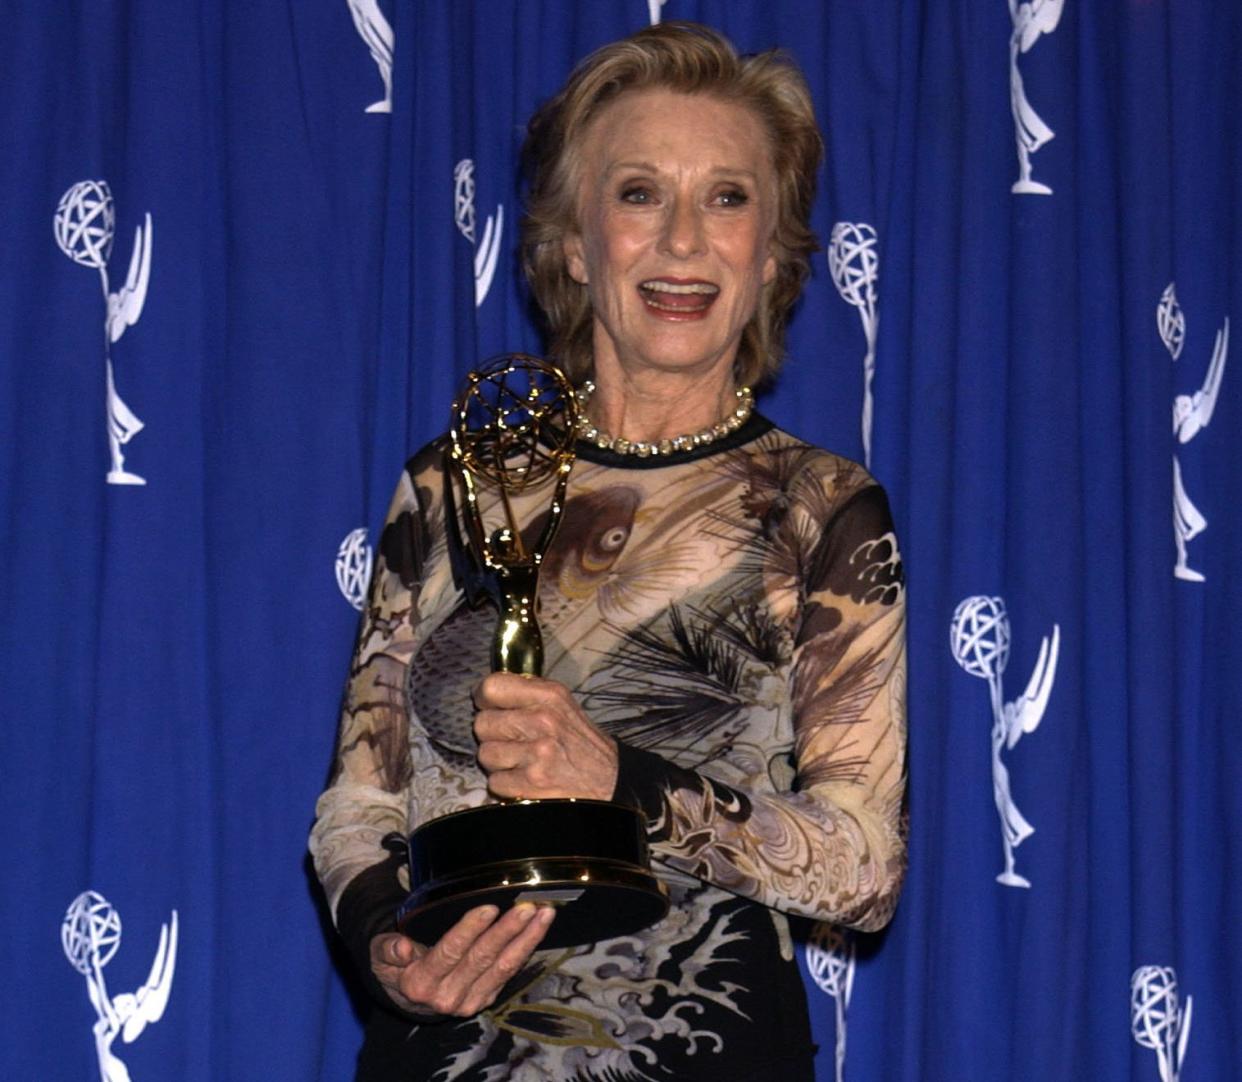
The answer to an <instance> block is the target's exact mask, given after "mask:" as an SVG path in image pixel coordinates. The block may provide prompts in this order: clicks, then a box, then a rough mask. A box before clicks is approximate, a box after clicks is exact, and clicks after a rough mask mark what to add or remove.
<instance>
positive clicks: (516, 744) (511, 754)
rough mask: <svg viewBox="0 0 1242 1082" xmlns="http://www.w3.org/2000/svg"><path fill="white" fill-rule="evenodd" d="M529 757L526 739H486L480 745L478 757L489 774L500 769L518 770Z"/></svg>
mask: <svg viewBox="0 0 1242 1082" xmlns="http://www.w3.org/2000/svg"><path fill="white" fill-rule="evenodd" d="M526 757H527V751H526V741H522V740H486V741H484V742H483V743H481V744H480V745H479V752H478V755H477V756H476V758H477V759H478V761H479V766H481V767H482V768H483V769H484V770H485V771H487V773H488V774H491V773H493V772H495V771H499V770H517V769H518V768H519V767H521V765H522V763H523V762H524V761H525V759H526Z"/></svg>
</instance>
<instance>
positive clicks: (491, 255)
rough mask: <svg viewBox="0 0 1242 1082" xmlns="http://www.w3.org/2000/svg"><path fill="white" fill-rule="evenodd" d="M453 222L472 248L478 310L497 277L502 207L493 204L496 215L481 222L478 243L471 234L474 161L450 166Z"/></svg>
mask: <svg viewBox="0 0 1242 1082" xmlns="http://www.w3.org/2000/svg"><path fill="white" fill-rule="evenodd" d="M453 220H454V222H456V223H457V232H459V233H460V234H461V235H462V236H463V237H465V238H466V240H468V241H469V242H470V246H471V247H472V248H473V249H474V306H475V307H476V308H478V307H480V306H481V305H482V304H483V302H484V301H485V300H487V291H488V290H489V289H491V288H492V278H494V277H495V275H496V263H497V260H498V259H499V258H500V240H501V237H502V236H504V231H505V208H504V204H503V203H497V204H496V215H495V217H493V216H492V215H490V214H489V215H488V216H487V221H486V222H484V223H483V239H482V240H481V241H479V240H477V239H476V237H475V231H474V161H473V160H472V159H470V158H462V160H461V161H459V162H458V163H457V164H456V165H455V166H454V167H453Z"/></svg>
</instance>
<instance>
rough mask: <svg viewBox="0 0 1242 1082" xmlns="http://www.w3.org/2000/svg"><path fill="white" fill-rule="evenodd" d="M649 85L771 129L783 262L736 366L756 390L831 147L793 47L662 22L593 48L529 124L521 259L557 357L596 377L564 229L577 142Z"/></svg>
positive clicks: (779, 330) (771, 352)
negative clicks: (618, 103) (742, 49)
mask: <svg viewBox="0 0 1242 1082" xmlns="http://www.w3.org/2000/svg"><path fill="white" fill-rule="evenodd" d="M653 88H659V89H668V90H674V91H677V92H679V93H684V94H703V95H707V96H710V97H712V98H715V99H717V100H720V101H725V102H729V103H730V104H735V105H740V106H743V107H744V108H747V109H749V110H751V112H752V113H753V114H754V115H755V116H756V117H757V118H758V119H759V120H760V122H761V123H762V124H763V128H764V130H765V131H766V132H767V135H768V142H769V149H770V152H771V155H772V165H773V171H774V173H775V175H776V187H777V204H778V206H777V220H776V225H775V228H774V230H773V236H772V253H773V255H774V256H775V257H776V265H777V269H776V275H775V277H774V279H773V280H772V281H771V282H770V283H769V284H768V285H767V286H765V287H764V289H763V293H762V294H761V296H760V300H759V306H758V309H757V310H756V312H755V315H754V316H753V317H752V319H751V320H750V322H749V323H748V324H747V325H746V327H745V329H744V330H743V332H742V341H741V344H740V345H739V348H738V354H737V361H736V362H735V376H736V378H737V381H738V383H739V384H745V385H750V386H756V385H758V384H761V383H762V382H764V381H765V380H766V379H768V378H770V377H771V376H773V375H774V374H775V373H776V370H777V369H778V368H779V367H780V362H781V359H782V356H783V348H784V338H785V324H786V321H787V320H788V318H789V313H790V310H791V309H792V308H793V305H794V302H795V301H796V300H797V299H798V295H799V294H800V293H801V292H802V283H803V282H804V281H805V280H806V277H807V275H808V274H809V272H810V256H811V254H812V253H813V252H815V251H816V250H817V249H818V247H819V244H818V242H817V240H816V237H815V234H814V232H813V231H812V230H811V225H810V218H811V206H812V203H813V202H814V198H815V175H816V172H817V170H818V169H819V163H820V160H821V158H822V157H823V149H824V145H823V139H822V138H821V136H820V134H819V128H818V127H817V126H816V123H815V110H814V106H813V105H812V102H811V94H810V90H809V89H808V88H807V85H806V80H805V79H804V78H803V77H802V73H801V72H800V71H799V70H798V68H797V67H796V66H795V64H794V62H793V61H792V60H791V59H790V58H789V57H788V56H787V55H785V54H784V53H782V52H779V51H777V50H770V51H768V52H764V53H758V54H756V55H752V56H740V55H739V54H738V52H737V50H736V49H734V48H733V46H732V45H731V44H730V43H729V41H728V40H727V39H726V38H725V37H723V36H722V35H720V34H718V33H717V32H716V31H714V30H711V29H709V28H708V27H706V26H700V25H698V24H697V23H686V22H668V23H662V24H659V25H656V26H651V27H647V28H646V29H643V30H640V31H639V32H638V33H636V34H634V35H632V36H631V37H628V38H625V39H624V40H622V41H617V42H613V43H612V44H610V45H605V46H604V47H603V48H601V49H598V50H597V51H596V52H594V53H592V54H591V55H590V56H588V57H587V58H586V59H585V60H584V61H582V63H581V64H579V65H578V66H577V67H576V68H575V69H574V71H573V73H572V74H571V75H570V77H569V81H568V82H567V83H566V84H565V86H564V88H563V89H562V90H561V91H560V93H558V94H557V95H556V96H555V97H553V98H552V99H550V100H549V101H547V102H545V103H544V104H543V105H542V106H541V107H540V108H539V109H538V110H537V111H536V113H535V115H534V116H533V117H532V118H531V120H530V124H529V126H528V128H527V134H526V142H525V145H524V146H523V150H522V157H523V162H524V165H525V170H526V174H527V178H528V190H527V199H526V215H525V218H524V219H523V221H522V265H523V268H524V269H525V271H526V277H527V279H528V281H529V282H530V286H531V290H532V292H533V293H534V296H535V300H536V301H537V302H538V304H539V306H540V308H542V309H543V312H544V316H545V317H546V319H547V323H548V330H549V332H550V341H549V350H550V353H551V354H552V356H553V358H554V359H555V360H556V361H557V363H559V364H560V365H561V367H562V368H564V370H565V371H566V373H567V374H568V375H569V377H570V379H571V380H573V381H574V382H580V381H581V380H583V379H586V378H587V377H589V376H590V374H591V367H592V359H591V355H592V345H591V343H592V325H593V318H592V311H591V301H590V297H589V295H588V293H587V288H586V286H584V285H581V284H580V283H578V282H575V281H574V280H573V279H572V278H571V277H570V276H569V269H568V267H567V265H566V258H565V251H564V240H565V237H566V235H567V234H569V233H570V232H572V231H573V230H574V229H576V228H577V211H578V207H577V194H578V180H579V177H580V168H581V161H580V158H579V152H580V150H581V144H582V141H583V139H584V137H585V135H586V132H587V129H588V128H589V126H590V124H591V121H592V120H593V119H594V118H595V117H596V116H597V115H598V114H599V112H600V110H601V109H602V108H603V107H604V106H605V105H606V104H608V103H609V102H611V101H613V100H615V99H616V98H617V97H619V96H620V95H621V94H624V93H626V92H627V91H631V90H646V89H653Z"/></svg>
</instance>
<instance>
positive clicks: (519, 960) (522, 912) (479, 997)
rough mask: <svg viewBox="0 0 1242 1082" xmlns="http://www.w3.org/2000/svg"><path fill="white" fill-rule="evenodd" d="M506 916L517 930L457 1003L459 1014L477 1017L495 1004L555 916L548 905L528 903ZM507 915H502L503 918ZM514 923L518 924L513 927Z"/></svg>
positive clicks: (532, 951) (546, 932)
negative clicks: (512, 919) (459, 1003)
mask: <svg viewBox="0 0 1242 1082" xmlns="http://www.w3.org/2000/svg"><path fill="white" fill-rule="evenodd" d="M510 913H511V914H512V916H513V918H514V923H515V926H516V929H517V930H516V931H515V932H514V934H513V935H512V936H511V938H510V939H509V940H508V942H507V943H505V945H504V946H503V947H502V948H501V949H500V952H499V953H498V954H497V955H496V961H495V963H494V964H493V965H492V966H491V968H490V969H488V970H487V971H485V972H484V973H482V974H480V976H479V977H478V979H477V980H476V981H475V982H474V984H473V985H472V986H471V987H470V989H469V991H468V992H467V993H466V995H465V998H463V1000H462V1002H461V1011H462V1013H463V1014H477V1013H478V1012H479V1011H481V1010H483V1009H484V1008H485V1007H489V1006H491V1004H492V1003H494V1002H495V1000H496V996H497V995H499V993H500V991H501V989H503V988H504V986H505V985H506V984H508V983H509V981H511V980H512V979H513V978H514V977H515V976H517V974H518V973H519V972H520V971H521V969H522V966H523V965H525V964H526V961H527V960H528V959H529V958H530V956H531V955H532V954H533V953H534V952H535V950H536V948H538V946H539V944H540V943H541V942H542V941H543V937H544V936H545V935H547V934H548V928H549V927H550V926H551V924H552V921H553V919H554V918H555V916H556V911H555V910H554V909H553V908H552V907H551V906H549V905H545V906H538V907H536V906H534V905H532V904H531V903H530V902H523V903H522V904H521V905H518V906H515V907H514V908H513V909H512V910H511V911H510ZM509 915H510V914H506V917H507V916H509ZM518 921H521V923H520V924H517V923H516V922H518ZM502 930H503V929H502V928H501V926H500V922H497V927H496V928H495V932H496V933H498V934H499V933H500V932H501V931H502Z"/></svg>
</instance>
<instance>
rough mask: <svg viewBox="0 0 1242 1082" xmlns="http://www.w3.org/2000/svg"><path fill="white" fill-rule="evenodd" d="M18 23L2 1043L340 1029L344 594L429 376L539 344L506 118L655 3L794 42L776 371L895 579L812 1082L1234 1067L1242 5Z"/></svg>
mask: <svg viewBox="0 0 1242 1082" xmlns="http://www.w3.org/2000/svg"><path fill="white" fill-rule="evenodd" d="M0 15H2V16H3V20H2V21H3V27H4V29H3V31H2V32H0V71H3V72H4V73H5V74H4V78H3V84H4V89H3V91H0V135H2V137H3V140H4V144H3V145H4V153H3V154H0V207H3V209H4V217H5V223H6V228H5V236H4V243H3V244H0V268H2V274H0V280H2V281H3V282H4V286H5V288H4V289H3V291H0V380H2V381H3V383H2V386H3V391H2V392H0V425H2V434H3V439H2V440H0V447H2V448H3V451H2V452H0V453H2V454H3V460H2V468H3V484H2V485H0V531H3V533H2V535H0V536H2V537H3V549H2V551H3V560H2V561H0V603H2V611H3V639H2V640H0V687H2V689H3V695H2V696H0V702H3V707H4V719H3V725H0V740H2V741H3V743H2V745H0V768H2V769H3V771H4V781H3V784H2V785H0V823H3V824H4V835H3V837H4V841H5V855H6V858H7V870H6V873H5V876H4V890H3V892H2V895H0V927H3V928H4V929H5V935H4V936H3V937H0V973H3V974H4V977H3V983H4V986H5V992H6V995H5V1003H4V1006H3V1009H2V1010H0V1065H2V1066H3V1075H4V1077H6V1078H32V1079H33V1078H38V1079H62V1078H63V1079H85V1078H91V1077H93V1076H96V1075H99V1074H100V1072H101V1071H105V1070H113V1071H114V1072H115V1071H117V1068H116V1067H115V1066H109V1064H112V1063H113V1062H114V1061H115V1062H119V1063H121V1064H123V1065H124V1066H125V1068H127V1070H128V1074H129V1076H130V1077H132V1079H133V1080H134V1082H142V1080H144V1079H157V1078H176V1079H185V1080H192V1082H199V1080H201V1082H208V1080H211V1082H216V1080H220V1079H252V1078H255V1077H259V1076H263V1077H268V1078H272V1079H280V1080H285V1079H288V1080H304V1079H306V1080H309V1079H325V1080H328V1079H332V1080H335V1079H340V1078H344V1077H348V1076H349V1073H350V1070H351V1064H352V1059H353V1055H354V1051H355V1049H356V1046H357V1043H358V1041H359V1033H360V1031H359V1026H358V1021H357V1011H358V1009H359V1008H360V1001H359V1000H357V998H356V997H355V994H354V991H353V989H354V987H355V985H354V982H353V981H352V979H351V978H350V977H349V975H348V974H347V973H346V972H345V970H344V968H343V964H342V962H341V959H340V957H339V955H338V953H337V951H336V948H335V946H334V945H333V942H332V937H331V932H330V930H329V929H328V928H327V927H326V924H325V918H324V914H323V911H322V906H321V904H320V902H319V900H318V895H317V891H316V888H315V886H314V884H313V876H312V875H311V874H310V873H309V870H308V863H307V860H306V858H305V837H306V832H307V829H308V827H309V824H310V820H311V815H312V808H313V804H314V800H315V797H316V795H317V794H318V792H319V790H320V789H321V787H322V785H323V782H324V780H325V777H326V773H327V769H328V766H329V761H330V755H331V748H332V741H333V736H334V729H335V724H336V714H337V707H338V703H339V697H340V691H341V686H342V682H343V679H344V675H345V670H346V663H347V659H348V655H349V651H350V646H351V639H352V635H353V633H354V631H355V628H356V621H357V613H356V610H355V608H354V607H353V604H352V603H353V602H356V601H357V598H358V595H359V592H360V591H361V589H362V588H363V586H364V585H365V581H366V576H367V573H368V571H369V566H370V565H369V560H370V551H371V549H370V546H371V545H372V544H373V542H374V541H375V538H376V531H377V529H378V527H379V525H380V523H381V521H382V517H383V513H384V510H385V507H386V506H387V502H388V499H389V496H390V492H391V489H392V485H393V483H394V481H395V480H396V477H397V475H398V471H399V469H400V467H401V464H402V463H403V462H404V460H405V458H406V457H407V456H408V455H409V454H410V453H411V452H412V451H413V450H414V449H416V448H417V447H418V446H419V445H421V444H422V443H423V442H424V441H425V440H427V439H428V438H430V437H431V436H433V435H435V434H437V433H438V432H439V431H441V430H442V429H443V428H444V426H445V423H446V419H447V411H448V403H449V401H450V399H451V397H452V395H453V393H454V391H455V390H456V388H457V386H458V383H459V381H460V379H461V377H462V375H463V374H464V373H465V372H466V371H467V370H469V368H470V367H471V366H472V364H474V363H475V362H476V361H477V360H478V359H480V358H482V357H486V356H488V355H490V354H493V353H497V352H501V351H506V350H516V349H523V350H530V351H537V350H538V349H539V337H538V334H537V331H536V329H535V323H534V321H533V319H532V316H531V311H530V302H529V298H528V296H527V294H526V292H525V291H524V288H523V285H522V283H521V281H520V275H519V273H518V271H517V266H516V258H515V245H514V238H515V234H516V224H517V221H518V218H519V215H520V202H519V197H518V193H517V184H516V154H517V150H518V147H519V146H520V142H521V136H522V129H523V125H524V122H525V119H526V118H527V117H528V116H529V114H530V112H531V111H532V110H533V108H534V107H535V106H536V104H537V103H538V102H540V101H541V100H543V99H544V98H546V97H547V96H548V95H550V94H551V93H552V92H554V91H555V90H556V89H557V88H558V86H559V85H560V84H561V83H562V81H563V80H564V78H565V76H566V74H567V73H568V71H569V69H570V67H571V66H572V65H573V63H574V62H576V61H577V60H578V59H580V58H581V57H582V56H584V55H585V54H586V53H587V52H589V51H590V50H591V49H592V48H594V47H596V46H598V45H600V44H603V43H605V42H607V41H610V40H613V39H615V38H617V37H620V36H623V35H625V34H627V33H629V32H632V31H634V30H636V29H638V28H639V27H640V26H642V25H644V24H646V23H647V22H648V21H649V20H651V19H653V18H660V17H662V18H664V19H671V18H688V19H696V20H701V21H703V22H706V23H709V24H711V25H713V26H716V27H718V28H719V29H721V30H723V31H724V32H725V33H726V34H728V35H729V36H730V37H731V38H732V39H733V40H734V41H735V42H736V43H737V44H738V46H739V47H740V48H742V49H744V50H757V49H763V48H767V47H770V46H774V45H779V46H783V47H785V48H786V49H788V50H789V51H790V52H791V53H793V55H794V56H795V57H796V58H797V59H798V61H799V62H800V63H801V65H802V66H803V68H804V70H805V71H806V74H807V77H808V79H809V81H810V83H811V87H812V90H813V92H814V95H815V99H816V103H817V107H818V110H819V116H820V119H821V122H822V126H823V128H824V130H825V132H826V134H827V138H828V143H829V148H830V155H829V161H828V163H827V165H826V168H825V172H824V175H823V178H822V184H821V190H820V198H819V202H818V204H817V207H816V211H815V224H816V227H817V229H818V231H819V234H820V236H821V239H822V241H823V242H824V245H825V251H824V252H823V253H821V254H820V255H818V256H817V257H816V261H815V265H814V274H813V276H812V279H811V281H810V282H809V283H808V286H807V289H806V296H805V298H804V300H803V302H802V303H801V305H800V308H799V310H798V312H797V314H796V316H795V319H794V323H793V328H792V333H791V341H790V360H789V362H788V364H787V367H786V369H785V371H784V373H783V374H782V376H781V377H780V381H779V383H778V385H777V386H776V388H775V389H774V390H773V392H772V393H770V394H769V395H768V396H767V397H766V398H765V399H763V400H762V401H761V404H760V408H761V409H762V410H763V411H764V412H766V413H767V414H768V415H769V416H771V417H773V419H775V420H776V421H777V422H778V423H779V424H781V425H782V426H783V427H786V428H788V429H789V430H791V431H793V432H794V433H796V434H798V435H801V436H804V437H806V438H808V439H810V440H811V441H813V442H816V443H819V444H821V445H823V446H827V447H829V448H831V449H833V450H836V451H838V452H841V453H843V454H846V455H848V456H850V457H854V458H857V459H860V460H861V459H867V460H868V461H869V462H870V466H871V468H872V470H873V472H874V473H875V474H876V475H877V476H878V477H879V479H880V480H881V481H882V482H883V483H884V485H885V486H886V487H887V489H888V491H889V494H890V497H891V499H892V504H893V508H894V512H895V515H896V517H897V520H898V526H899V530H900V534H901V537H902V540H903V547H904V550H905V555H906V564H907V568H908V573H909V578H910V604H911V610H910V674H909V709H910V769H911V790H910V818H911V862H910V874H909V879H908V883H907V887H906V892H905V895H904V897H903V899H902V902H901V905H900V908H899V910H898V914H897V917H896V919H895V921H894V923H893V925H892V926H891V927H890V928H889V929H888V930H887V931H886V932H884V933H882V934H880V935H878V936H872V937H867V936H853V937H850V936H843V935H841V934H839V933H838V932H836V931H835V930H833V929H818V930H815V931H814V932H813V933H812V934H810V935H809V936H808V939H807V941H806V943H805V944H804V945H803V948H802V957H803V961H804V962H805V963H806V970H805V976H806V984H807V992H808V998H809V1002H810V1005H811V1011H812V1016H813V1022H814V1026H815V1032H816V1036H817V1039H818V1040H819V1042H820V1048H821V1051H820V1060H819V1066H820V1076H821V1077H822V1078H824V1079H840V1078H843V1077H846V1078H851V1079H856V1080H857V1079H884V1080H898V1079H900V1080H908V1082H916V1080H917V1082H925V1080H945V1082H949V1080H954V1082H959V1080H963V1079H968V1080H981V1082H982V1080H994V1079H1015V1080H1030V1082H1035V1080H1041V1082H1042V1080H1044V1079H1048V1078H1074V1079H1079V1078H1081V1079H1110V1080H1111V1079H1116V1080H1122V1079H1153V1080H1154V1079H1164V1080H1165V1082H1169V1080H1171V1079H1174V1078H1181V1079H1184V1080H1192V1079H1193V1080H1206V1079H1220V1080H1225V1079H1232V1078H1236V1077H1237V1071H1238V1062H1239V1061H1238V1053H1237V1048H1236V1040H1235V1039H1234V1033H1235V1031H1236V1028H1237V1020H1238V1017H1239V1010H1240V1004H1239V994H1240V990H1239V980H1238V978H1239V975H1240V974H1242V937H1240V935H1239V931H1238V923H1239V917H1240V916H1242V893H1240V888H1239V879H1238V876H1237V873H1236V870H1234V869H1233V865H1234V864H1236V858H1237V854H1238V850H1239V846H1240V845H1242V827H1240V824H1242V796H1240V793H1242V787H1240V786H1239V784H1238V778H1239V777H1240V776H1242V725H1240V724H1239V718H1242V665H1240V664H1239V660H1242V659H1240V658H1239V654H1238V651H1237V648H1236V646H1235V641H1236V638H1235V634H1234V629H1233V627H1232V625H1231V623H1230V620H1231V619H1232V618H1234V616H1233V614H1236V613H1237V612H1238V611H1240V609H1242V582H1240V581H1239V576H1238V575H1237V573H1236V571H1235V569H1234V567H1233V558H1236V555H1237V554H1238V553H1239V552H1242V536H1240V531H1242V455H1240V454H1239V448H1240V444H1239V439H1238V436H1237V432H1238V428H1239V423H1240V421H1242V413H1240V410H1242V390H1240V388H1242V371H1240V370H1238V365H1239V363H1242V362H1239V361H1238V360H1237V358H1236V353H1237V347H1236V345H1235V348H1234V350H1233V351H1232V352H1233V353H1234V354H1235V356H1234V357H1233V359H1231V351H1230V348H1229V347H1230V339H1229V333H1230V332H1229V328H1230V321H1231V319H1233V318H1234V317H1242V281H1240V280H1239V278H1238V276H1237V274H1236V272H1235V269H1234V268H1236V267H1238V266H1240V265H1242V226H1240V222H1239V211H1240V209H1242V133H1240V132H1239V124H1240V120H1239V116H1240V114H1242V82H1240V80H1242V76H1240V74H1239V70H1240V69H1239V64H1238V60H1237V58H1238V56H1239V55H1242V7H1239V6H1238V5H1237V4H1236V3H1235V2H1234V0H1187V2H1180V3H1174V2H1172V0H1118V2H1115V3H1108V4H1102V3H1095V2H1089V0H1063V2H1062V0H1024V2H1022V3H1017V2H1016V0H1010V2H1009V3H1008V4H1007V3H1006V2H1004V0H961V2H958V3H951V4H944V3H933V2H930V0H907V2H905V3H897V2H875V3H869V4H860V3H856V2H852V0H828V2H820V0H767V2H765V3H764V4H761V5H760V4H752V3H746V2H742V0H701V2H692V0H668V2H666V3H664V4H661V3H659V0H653V2H652V3H647V2H644V0H612V2H609V3H592V4H580V3H573V2H571V0H539V2H536V0H524V2H521V3H519V2H517V0H458V2H456V3H451V4H450V3H447V2H445V3H431V2H425V3H416V2H412V0H409V2H406V0H397V2H395V3H394V2H390V0H383V2H382V3H376V2H374V0H332V2H329V0H323V2H319V3H311V4H304V3H296V4H295V3H288V4H279V3H276V2H274V0H267V2H264V3H247V4H241V3H225V4H217V3H214V2H206V0H199V2H198V3H193V2H190V0H182V2H179V3H167V2H160V3H156V2H150V0H131V2H129V3H95V4H83V5H63V6H62V5H47V4H42V3H35V2H25V3H23V2H20V0H18V2H11V3H8V4H5V5H4V6H3V8H0ZM1238 333H1240V334H1242V330H1240V331H1239V332H1238ZM1170 413H1172V418H1173V424H1172V427H1170ZM122 933H123V938H122ZM92 990H93V991H92ZM135 994H136V995H135ZM127 996H134V998H132V999H131V998H127ZM126 1019H129V1020H130V1025H129V1026H128V1028H126V1027H125V1026H124V1025H123V1023H124V1021H125V1020H126ZM109 1057H111V1059H109ZM112 1077H115V1078H120V1077H124V1076H122V1075H120V1074H114V1075H113V1076H112Z"/></svg>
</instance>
